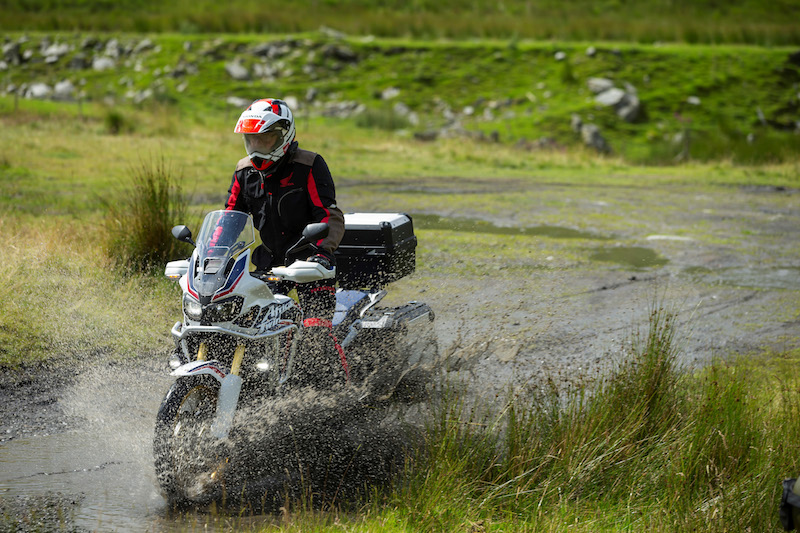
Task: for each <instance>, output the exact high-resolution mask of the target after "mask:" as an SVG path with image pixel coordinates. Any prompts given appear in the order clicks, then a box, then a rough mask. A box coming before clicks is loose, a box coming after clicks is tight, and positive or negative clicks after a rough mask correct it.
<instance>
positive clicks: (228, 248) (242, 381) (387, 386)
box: [153, 211, 438, 502]
mask: <svg viewBox="0 0 800 533" xmlns="http://www.w3.org/2000/svg"><path fill="white" fill-rule="evenodd" d="M172 233H173V236H175V237H176V238H177V239H178V240H181V241H183V242H187V243H190V244H192V245H194V246H195V250H194V252H193V253H192V256H191V257H190V258H189V259H187V260H182V261H173V262H170V263H169V264H168V265H167V267H166V270H165V275H166V276H167V277H169V278H171V279H175V280H178V281H179V284H180V287H181V290H182V307H183V320H181V321H179V322H176V323H175V325H174V326H173V328H172V331H171V333H172V336H173V340H174V342H175V350H174V352H173V353H172V355H171V356H170V359H169V366H170V368H171V369H172V372H171V375H172V376H174V377H175V378H176V379H175V381H174V383H173V384H172V386H171V387H170V388H169V390H168V391H167V393H166V395H165V397H164V399H163V401H162V403H161V406H160V408H159V410H158V414H157V417H156V427H155V433H154V441H153V452H154V459H155V469H156V475H157V478H158V481H159V485H160V487H161V489H162V491H163V492H164V494H165V495H166V496H167V498H168V499H169V500H170V501H173V502H200V501H204V500H207V499H209V498H213V497H216V496H218V495H219V494H220V493H221V491H224V490H225V487H226V484H228V485H230V484H231V476H232V475H233V472H236V471H237V467H236V465H234V464H232V463H235V462H236V459H235V458H236V457H238V456H237V453H236V451H237V449H238V448H242V447H246V446H249V445H251V444H252V443H253V438H252V434H248V436H247V438H245V437H243V435H245V434H246V433H247V429H248V428H252V426H253V425H256V426H257V425H259V424H260V423H261V421H262V420H264V419H265V417H264V413H263V411H264V410H265V409H267V410H269V408H270V406H271V405H275V404H274V403H273V404H271V403H270V402H278V401H282V400H283V401H287V400H291V399H292V398H297V397H300V396H301V395H302V394H304V393H303V392H302V391H303V390H304V389H306V388H308V387H313V384H311V383H306V382H305V380H304V378H303V376H304V375H305V373H303V374H300V373H299V372H298V371H297V367H298V362H303V365H300V366H306V365H307V363H308V361H305V360H304V356H306V355H307V354H306V350H304V346H303V311H302V309H301V307H300V306H299V304H298V303H297V301H296V299H295V298H296V294H293V289H294V288H295V287H296V286H297V285H299V284H303V283H311V282H315V281H319V280H324V279H331V278H333V277H336V276H337V272H336V269H335V268H336V267H335V268H334V269H332V270H329V269H327V268H325V267H324V266H323V265H321V264H319V263H315V262H310V261H303V260H296V261H293V262H290V264H288V265H287V266H280V267H274V268H272V269H271V271H269V272H258V271H251V266H250V265H251V255H252V252H253V249H254V247H255V244H256V239H255V230H254V227H253V221H252V218H251V217H250V215H248V214H246V213H242V212H238V211H212V212H210V213H208V215H207V216H206V217H205V219H204V221H203V224H202V227H201V230H200V232H199V234H198V236H197V241H196V242H194V241H193V240H192V234H191V231H190V230H189V229H188V228H187V227H186V226H176V227H175V228H173V231H172ZM327 233H328V226H327V224H324V223H317V224H309V225H308V226H307V227H306V228H305V229H304V231H303V232H302V236H301V238H300V239H299V240H298V242H297V243H296V244H295V245H294V246H292V247H291V249H290V250H289V252H287V254H286V257H287V259H288V258H291V257H293V256H294V257H296V256H298V254H300V253H301V252H306V251H308V250H310V251H311V253H313V251H314V250H315V248H316V245H315V243H316V242H318V241H319V240H320V239H323V238H324V237H325V236H326V235H327ZM415 246H416V237H414V236H413V226H412V225H411V219H410V217H408V216H407V215H401V214H385V213H354V214H347V215H345V237H344V239H343V240H342V243H341V244H340V247H339V250H338V251H337V265H338V268H339V272H338V274H339V276H338V280H339V288H338V289H337V291H336V313H335V315H334V320H333V327H332V329H333V331H332V332H333V335H334V337H335V338H336V339H338V340H339V345H340V346H341V348H342V352H343V353H344V354H345V356H344V359H346V364H347V367H348V370H349V380H348V383H347V384H345V385H344V386H343V388H342V390H344V391H346V393H347V394H348V395H349V396H350V397H351V398H355V401H356V403H358V404H360V405H369V406H370V408H374V406H376V405H381V404H382V403H385V402H392V401H395V400H402V401H411V400H414V399H417V398H421V397H424V391H425V384H426V382H427V381H428V379H429V376H430V374H431V372H432V371H433V369H434V367H435V365H436V360H437V356H438V355H437V353H438V350H437V346H436V337H435V333H434V329H433V320H434V314H433V312H432V310H431V309H430V307H428V306H427V305H426V304H424V303H419V302H410V303H408V304H406V305H404V306H400V307H392V308H379V307H378V306H377V304H378V303H379V302H380V301H381V300H382V299H383V298H384V297H385V296H386V294H387V291H386V290H385V288H384V287H385V286H386V285H387V284H388V283H390V282H392V281H394V280H396V279H400V278H401V277H404V276H406V275H408V274H409V273H411V272H413V270H414V267H415V265H414V260H415V259H414V248H415ZM306 256H307V254H306ZM286 262H287V263H289V261H286ZM293 296H294V297H293ZM321 392H329V391H321ZM252 412H260V413H261V415H260V418H259V417H256V418H255V420H254V419H253V418H252V417H247V416H245V413H252ZM309 430H310V429H309ZM264 438H266V437H264ZM270 438H273V439H277V440H281V439H286V438H288V437H287V436H286V435H282V436H275V435H273V436H272V437H270ZM262 440H263V439H262ZM275 444H277V443H270V442H266V443H263V442H262V443H261V445H262V448H274V445H275ZM251 460H252V458H251ZM241 470H242V469H241V468H239V472H241ZM251 470H252V469H251ZM276 470H280V468H277V469H276V468H272V469H271V471H276ZM284 470H286V469H284Z"/></svg>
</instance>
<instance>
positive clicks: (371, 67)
mask: <svg viewBox="0 0 800 533" xmlns="http://www.w3.org/2000/svg"><path fill="white" fill-rule="evenodd" d="M0 40H2V54H1V55H0V95H3V94H4V95H6V96H5V99H6V102H7V103H6V104H4V109H6V110H7V109H9V106H10V105H13V104H11V103H10V102H12V101H13V100H15V99H16V100H17V101H18V99H31V100H56V101H61V102H67V103H70V105H78V104H79V103H81V102H102V103H105V104H106V105H109V106H111V105H114V106H123V107H124V106H140V107H146V106H148V105H152V104H160V105H168V106H176V107H178V108H180V109H181V110H183V111H185V112H187V113H219V112H231V110H232V108H241V107H243V106H245V105H246V104H247V103H249V101H251V100H252V99H254V98H256V97H262V96H264V95H280V96H283V97H284V98H285V99H286V100H287V101H288V102H289V103H290V105H292V107H293V108H295V109H296V110H297V112H298V114H299V116H321V117H332V118H337V119H342V120H353V121H355V122H356V124H358V125H360V126H364V127H375V128H385V129H394V130H398V131H401V132H403V133H405V134H407V135H413V136H415V137H416V138H418V139H420V140H425V141H431V140H435V139H436V138H439V137H442V136H466V137H475V138H480V139H485V140H487V141H488V142H503V143H509V144H515V145H518V146H519V147H520V148H522V149H528V150H536V149H561V148H563V147H569V146H576V145H579V144H585V145H588V146H590V147H591V149H593V150H597V151H599V152H603V153H614V154H620V155H622V156H624V157H627V158H630V159H632V160H638V161H644V162H655V163H669V162H674V161H682V160H686V159H688V158H694V159H713V158H731V159H734V160H735V161H741V162H746V163H747V162H761V161H781V160H786V159H787V158H792V157H795V156H796V154H797V153H800V150H798V149H799V148H800V51H798V50H793V49H776V48H762V47H744V46H739V47H736V46H727V47H722V46H720V47H709V46H688V45H669V46H667V45H663V46H660V45H657V44H656V45H647V46H645V45H613V44H608V43H595V44H591V43H527V42H516V41H509V42H480V43H475V42H469V43H464V42H459V43H456V42H420V41H413V42H411V41H388V40H376V39H375V38H357V39H356V38H347V37H346V36H344V35H341V34H337V33H336V32H333V31H324V32H319V33H315V34H309V35H301V36H288V37H287V36H282V37H275V38H269V37H265V36H257V35H250V36H238V35H237V36H225V37H208V36H179V35H156V36H141V35H133V34H131V35H114V36H111V35H105V34H93V35H76V34H69V35H66V34H64V35H58V34H56V35H53V34H51V35H21V34H6V35H4V36H2V37H0Z"/></svg>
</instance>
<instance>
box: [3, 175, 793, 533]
mask: <svg viewBox="0 0 800 533" xmlns="http://www.w3.org/2000/svg"><path fill="white" fill-rule="evenodd" d="M461 185H463V184H461ZM507 185H509V187H511V188H512V190H511V192H498V193H494V192H493V189H492V187H491V184H487V183H484V182H479V181H475V182H471V183H470V184H468V186H467V188H468V189H469V188H470V187H472V189H474V190H473V191H472V192H473V193H474V197H475V198H476V199H475V200H474V201H473V202H471V203H470V202H461V203H459V206H458V207H443V206H442V205H443V204H441V203H440V208H438V209H435V208H433V207H432V206H431V205H429V204H426V203H425V202H424V201H419V202H414V201H412V200H409V199H408V198H409V197H410V196H416V197H419V198H424V199H426V200H425V201H427V199H428V198H429V196H427V195H425V194H423V193H425V190H414V191H408V190H406V189H403V188H401V187H398V189H397V190H393V191H389V193H388V196H389V199H388V200H387V201H389V200H392V201H396V203H397V204H398V205H401V206H403V207H404V208H403V209H398V210H405V211H408V212H412V213H416V215H415V222H416V227H417V228H418V230H419V231H418V234H419V236H420V239H423V238H425V236H428V237H436V238H444V237H442V236H443V235H444V236H445V237H447V235H450V234H452V235H453V236H458V235H459V234H463V235H464V236H468V238H466V240H465V241H463V242H465V243H466V244H465V246H471V247H480V246H481V243H482V242H484V241H486V242H489V241H490V240H491V239H493V238H500V239H503V238H506V237H508V238H511V237H513V238H514V241H513V243H514V246H517V247H520V248H521V249H519V250H514V251H513V254H512V257H513V258H514V260H513V261H511V262H509V264H511V263H514V265H512V266H513V268H509V269H506V268H505V266H504V264H493V263H492V262H490V261H487V260H486V259H485V258H484V259H477V257H478V256H477V255H476V254H475V250H474V249H470V250H466V252H465V256H466V257H467V260H469V258H474V262H475V263H476V264H477V268H476V269H472V270H469V269H464V270H459V268H460V267H459V266H458V264H457V261H458V259H457V256H458V253H457V250H456V251H452V250H451V251H448V252H447V253H440V252H438V251H436V245H432V244H425V246H426V247H427V249H430V250H432V251H431V252H429V255H428V256H427V257H425V258H424V264H423V265H422V268H420V271H419V272H418V274H417V275H415V276H414V277H413V278H412V279H410V280H403V281H401V282H398V283H397V287H396V289H397V291H398V292H399V293H400V294H401V298H405V299H417V300H422V301H426V302H428V303H429V304H430V305H431V307H432V308H433V309H434V310H435V311H436V314H437V319H436V320H437V322H436V323H437V330H438V334H439V337H440V346H441V349H442V352H443V353H444V354H445V355H448V356H449V361H448V363H449V364H450V365H451V367H450V368H451V369H452V372H451V375H453V376H457V377H459V378H462V379H466V380H468V381H469V382H470V383H472V384H473V387H474V389H473V390H476V391H481V393H482V394H485V395H486V396H487V397H488V398H490V399H491V398H492V397H493V396H494V394H502V393H503V392H504V391H505V390H507V388H508V387H509V386H515V387H526V386H535V385H536V383H537V382H538V380H540V379H541V378H542V377H544V376H547V375H550V376H556V377H559V376H560V378H561V379H565V380H569V379H574V378H575V377H576V376H578V375H581V374H591V373H593V372H596V371H602V370H603V369H605V368H607V365H608V364H609V362H611V361H613V360H614V358H615V357H618V356H619V355H620V354H621V353H622V351H623V350H624V347H625V346H626V342H627V340H629V339H630V336H631V334H632V332H634V331H635V330H636V329H637V328H641V327H643V326H644V325H645V324H646V319H647V314H648V311H649V309H650V308H651V306H652V305H653V302H654V301H658V302H660V303H662V304H664V305H665V306H667V307H669V308H671V309H673V310H675V311H677V312H678V318H679V320H678V322H679V324H680V327H679V335H678V337H679V338H680V339H681V341H682V347H683V351H682V360H681V361H682V363H683V364H686V365H696V364H704V363H706V362H708V361H710V360H711V359H712V358H714V357H730V356H732V355H736V354H751V353H757V352H760V351H763V350H765V349H774V350H783V349H787V348H791V347H795V346H797V345H798V344H799V343H800V192H798V191H794V190H777V189H769V188H759V189H744V188H734V187H729V188H714V189H707V190H695V189H686V188H684V189H680V188H678V189H674V188H673V189H668V190H667V189H657V188H599V187H598V188H592V187H588V186H587V187H567V186H558V185H552V186H537V187H533V188H531V187H530V186H526V185H525V184H523V183H522V182H519V183H516V182H514V183H510V184H507ZM514 187H518V189H517V190H513V188H514ZM462 188H463V187H462ZM439 189H441V186H439ZM439 189H437V190H436V191H432V194H434V195H442V194H445V193H446V192H447V187H444V192H442V190H439ZM468 192H469V191H468ZM481 195H483V200H481V199H480V198H479V197H480V196H481ZM342 196H343V197H344V198H345V199H348V192H347V188H344V191H343V194H342ZM349 199H350V200H351V201H350V202H349V204H350V205H352V206H353V210H367V209H368V206H366V205H360V204H359V202H360V200H359V199H358V198H356V197H352V198H349ZM404 202H405V203H404ZM342 203H345V202H342ZM405 207H407V209H405ZM453 238H454V239H455V237H453ZM445 240H447V239H445ZM448 242H449V241H448ZM492 242H494V244H493V246H499V245H498V244H497V243H498V242H500V244H502V243H503V242H505V241H492ZM445 244H447V243H445ZM489 251H490V252H491V250H489ZM498 253H499V252H498ZM489 255H490V254H489ZM438 264H441V266H442V270H443V273H440V272H439V270H438V269H437V265H438ZM520 273H522V274H520ZM168 385H169V377H168V376H167V372H166V370H165V366H164V365H163V362H162V360H161V358H160V355H154V356H152V357H146V358H140V359H138V360H137V361H135V362H129V363H125V364H116V365H112V364H107V363H104V364H102V365H100V366H98V365H92V366H90V367H87V368H85V369H74V368H69V369H66V368H64V369H59V370H58V372H57V373H56V374H54V375H51V374H50V373H49V372H48V371H47V370H44V369H41V368H29V369H26V370H25V371H23V372H21V373H16V374H13V375H4V376H3V377H2V378H0V388H1V389H0V390H2V397H3V402H0V441H2V442H1V443H0V517H2V516H3V515H5V516H10V517H12V519H13V520H15V521H16V524H17V525H18V527H19V528H20V530H22V531H26V530H35V529H36V524H49V526H51V529H56V530H58V529H59V528H62V529H66V530H70V529H78V530H90V531H95V530H96V531H173V530H177V531H185V530H187V529H188V530H192V529H193V528H197V529H199V528H205V527H206V526H207V527H208V529H211V530H225V529H226V528H229V527H230V526H231V523H230V522H226V519H220V518H218V517H217V516H215V515H212V514H209V513H205V512H200V513H195V512H190V513H189V514H188V515H177V516H176V515H174V514H172V513H170V512H169V511H168V509H167V506H166V505H165V502H164V500H163V498H162V497H161V495H160V494H159V492H158V490H157V487H156V482H155V476H154V473H153V467H152V453H151V448H150V446H151V440H152V434H153V433H152V432H153V423H154V416H155V412H156V410H157V408H158V404H159V402H160V400H161V397H162V395H163V393H164V391H165V390H166V388H167V387H168ZM119 391H125V395H120V394H119ZM42 509H49V510H51V511H52V512H49V514H48V513H43V512H42V511H41V510H42ZM248 520H249V519H248ZM271 520H272V517H271V516H266V517H258V518H255V519H254V521H255V522H256V523H258V522H259V521H262V522H263V521H266V522H269V521H271ZM0 523H2V522H0ZM249 523H250V522H244V521H243V522H240V523H238V525H240V526H243V525H247V524H249ZM40 529H42V528H40ZM43 529H44V530H48V528H47V527H45V528H43Z"/></svg>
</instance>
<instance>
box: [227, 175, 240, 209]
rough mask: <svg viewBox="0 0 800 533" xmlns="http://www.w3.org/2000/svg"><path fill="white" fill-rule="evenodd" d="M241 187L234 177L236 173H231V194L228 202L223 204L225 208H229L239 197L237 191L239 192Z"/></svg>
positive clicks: (231, 207) (232, 206)
mask: <svg viewBox="0 0 800 533" xmlns="http://www.w3.org/2000/svg"><path fill="white" fill-rule="evenodd" d="M241 190H242V188H241V186H240V185H239V180H237V179H236V174H234V175H233V185H231V195H230V196H229V197H228V202H227V203H226V204H225V209H227V210H229V211H230V210H231V209H233V208H234V206H235V205H236V201H237V200H238V199H239V193H240V192H241Z"/></svg>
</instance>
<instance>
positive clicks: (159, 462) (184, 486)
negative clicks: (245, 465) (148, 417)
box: [153, 376, 225, 503]
mask: <svg viewBox="0 0 800 533" xmlns="http://www.w3.org/2000/svg"><path fill="white" fill-rule="evenodd" d="M218 392H219V382H218V381H216V380H215V379H213V378H211V377H209V376H199V377H191V378H184V379H179V380H178V381H176V382H175V383H174V384H173V385H172V387H170V389H169V391H168V392H167V395H166V396H165V398H164V401H163V402H162V403H161V407H160V408H159V410H158V417H157V420H156V429H155V436H154V439H153V455H154V458H155V469H156V476H157V477H158V482H159V485H160V486H161V489H162V491H163V492H164V494H165V495H166V496H167V498H168V499H169V500H170V501H172V502H174V503H181V502H199V501H203V500H206V499H209V498H213V497H214V496H215V494H216V493H217V492H218V491H219V490H220V489H221V483H222V479H221V478H222V473H223V467H224V466H225V457H224V455H223V454H222V453H221V450H220V449H219V444H218V443H217V439H215V438H214V437H213V436H212V435H211V424H212V422H213V421H214V415H215V413H216V408H217V396H218Z"/></svg>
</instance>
